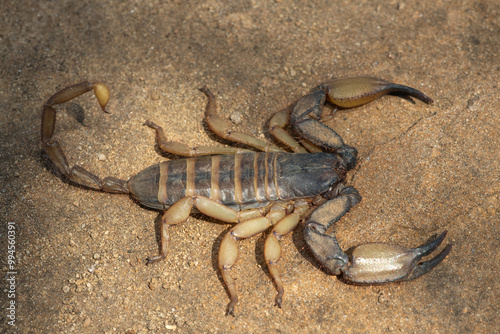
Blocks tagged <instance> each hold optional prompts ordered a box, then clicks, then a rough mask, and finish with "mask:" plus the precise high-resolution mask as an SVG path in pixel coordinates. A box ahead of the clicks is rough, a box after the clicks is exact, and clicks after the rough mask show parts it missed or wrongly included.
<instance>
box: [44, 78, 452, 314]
mask: <svg viewBox="0 0 500 334" xmlns="http://www.w3.org/2000/svg"><path fill="white" fill-rule="evenodd" d="M91 90H93V91H94V93H95V95H96V97H97V99H98V101H99V104H100V105H101V108H102V109H103V111H106V110H105V106H106V104H107V102H108V100H109V90H108V88H107V87H106V86H105V85H104V84H102V83H90V82H87V81H84V82H81V83H78V84H76V85H72V86H68V87H66V88H64V89H62V90H60V91H58V92H56V93H55V94H54V95H52V96H51V97H50V98H49V99H48V100H47V102H46V103H45V105H44V106H43V112H42V124H41V135H42V136H41V137H42V145H43V148H44V150H45V152H46V153H47V155H48V157H49V158H50V160H51V161H52V162H53V164H54V166H55V167H56V169H57V170H59V171H60V172H61V173H62V175H64V177H66V178H67V179H68V180H69V181H71V182H73V183H76V184H78V185H81V186H85V187H89V188H93V189H97V190H102V191H105V192H110V193H122V194H130V195H131V197H133V198H134V199H135V200H137V201H138V202H140V203H141V204H143V205H144V206H146V207H150V208H153V209H157V210H161V211H164V214H163V216H162V228H161V247H160V252H159V254H158V255H155V256H152V257H150V258H148V260H147V261H148V263H151V262H155V261H158V260H161V259H164V258H165V257H166V254H167V252H168V246H169V240H170V237H169V229H170V227H171V226H173V225H176V224H178V223H181V222H183V221H185V220H186V219H187V218H188V217H189V215H190V213H191V212H201V213H203V214H205V215H207V216H210V217H213V218H215V219H218V220H221V221H224V222H228V223H234V224H236V225H235V226H234V227H233V228H231V230H230V231H229V233H227V234H226V235H225V236H224V238H223V240H222V242H221V245H220V249H219V256H218V262H219V268H220V270H221V274H222V277H223V279H224V282H225V284H226V286H227V290H228V292H229V296H230V299H231V301H230V303H229V304H228V307H227V313H228V314H231V315H234V308H235V306H236V304H237V301H238V297H237V290H236V284H235V281H234V279H233V278H232V277H231V275H230V270H231V269H232V268H233V267H234V265H235V263H236V260H237V258H238V247H237V241H238V240H241V239H245V238H249V237H251V236H254V235H257V234H259V233H262V232H264V231H266V230H267V229H272V231H271V232H270V233H269V234H268V236H267V238H266V241H265V244H264V258H265V261H266V264H267V266H268V269H269V273H270V275H271V277H272V278H273V281H274V283H275V286H276V290H277V292H278V293H277V295H276V298H275V304H276V305H277V306H278V307H281V305H282V299H283V293H284V287H283V283H282V280H281V274H280V272H279V271H278V269H277V266H276V263H277V262H278V260H279V258H280V255H281V247H280V244H279V240H280V239H281V238H282V237H283V236H284V235H286V234H288V233H290V232H291V231H292V230H293V229H294V228H295V227H296V226H297V225H298V224H299V223H300V222H301V221H303V222H304V240H305V242H306V244H307V246H308V247H309V249H310V251H311V252H312V254H313V255H314V257H315V258H316V260H317V261H318V262H319V263H320V264H321V266H322V267H323V268H324V270H325V271H326V272H328V273H330V274H334V275H341V276H342V277H343V279H344V280H345V281H347V282H351V283H355V284H373V283H386V282H395V281H404V280H412V279H415V278H417V277H420V276H421V275H423V274H425V273H427V272H429V271H430V270H431V269H432V268H434V267H435V266H436V265H438V264H439V263H440V262H441V261H442V260H443V259H444V258H445V257H446V256H447V254H448V253H449V252H450V250H451V245H448V246H447V247H445V248H444V250H443V251H441V253H439V254H438V255H437V256H435V257H434V258H432V259H430V260H428V261H423V262H420V260H421V259H422V257H424V256H426V255H429V254H431V253H432V252H433V251H434V250H435V249H436V248H437V247H438V246H439V245H440V244H441V243H442V241H443V240H444V238H445V236H446V231H445V232H443V233H442V234H441V235H440V236H439V237H437V238H435V239H434V240H432V241H430V242H428V243H427V244H424V245H422V246H420V247H416V248H405V247H401V246H398V245H392V244H385V243H368V244H363V245H359V246H357V247H355V248H354V249H353V250H352V252H350V254H349V255H348V254H346V253H344V251H342V249H341V248H340V247H339V245H338V243H337V239H336V237H335V235H334V234H329V233H327V231H328V229H329V228H330V226H332V225H333V224H334V223H335V222H336V221H338V220H339V219H340V218H341V217H342V216H343V215H344V214H345V213H346V212H347V211H348V210H349V209H350V208H352V207H353V206H354V205H356V204H357V203H359V201H360V200H361V196H360V195H359V193H358V191H357V190H356V189H355V188H353V187H349V186H345V185H344V182H345V175H346V173H347V172H348V171H349V170H350V169H352V168H353V167H354V166H355V164H356V158H357V151H356V149H355V148H353V147H351V146H349V145H346V144H345V143H344V141H343V140H342V138H341V137H340V136H339V135H338V134H337V133H336V132H335V131H334V130H333V129H331V128H330V127H328V126H326V125H324V124H323V123H321V122H320V120H321V115H322V113H323V107H324V105H325V103H326V101H327V100H328V101H329V102H330V103H332V104H335V105H337V106H339V107H341V108H351V107H355V106H359V105H362V104H365V103H368V102H370V101H372V100H374V99H377V98H379V97H380V96H382V95H385V94H391V93H392V94H397V95H405V96H407V97H408V98H409V97H410V96H411V97H415V98H417V99H419V100H421V101H423V102H426V103H432V99H430V98H429V97H427V96H426V95H425V94H423V93H422V92H420V91H418V90H416V89H414V88H411V87H408V86H403V85H399V84H394V83H390V82H387V81H385V80H382V79H379V78H375V77H371V76H358V77H346V78H339V79H332V80H330V81H328V82H325V83H323V84H322V85H320V86H319V87H317V88H316V89H314V90H313V91H312V92H311V93H310V94H308V95H306V96H304V97H303V98H301V99H299V101H298V102H297V103H296V105H295V107H294V108H293V109H292V110H284V111H281V112H278V113H276V114H275V115H274V116H273V117H272V118H271V120H270V123H269V124H270V127H269V131H270V133H271V134H272V135H273V136H274V137H275V138H276V139H277V140H278V141H279V142H280V143H281V144H282V145H283V146H285V147H287V148H288V149H289V151H292V152H293V153H290V152H287V151H286V150H284V149H283V148H282V147H280V146H276V145H274V144H270V143H266V142H264V141H262V140H260V139H257V138H255V137H252V136H249V135H246V134H244V133H241V132H237V131H233V130H232V129H231V125H230V123H229V122H228V121H227V120H225V119H223V118H221V117H220V116H218V115H217V113H216V109H217V108H216V100H215V96H214V95H213V94H212V93H211V92H210V91H209V90H208V89H206V88H202V89H201V90H202V92H204V93H205V95H206V96H207V97H208V104H207V111H206V118H205V120H206V123H207V124H208V126H209V127H210V129H211V130H212V131H213V132H214V133H215V134H217V135H218V136H220V137H222V138H224V139H227V140H230V141H234V142H237V143H241V144H244V145H245V146H247V147H248V146H249V147H253V148H254V149H257V150H260V151H262V152H255V151H253V150H249V149H242V148H235V147H207V146H200V147H194V148H190V147H188V146H187V145H185V144H182V143H178V142H171V141H168V139H167V138H166V136H165V134H164V132H163V129H162V128H161V127H160V126H158V125H156V124H154V123H152V122H150V121H146V123H145V124H144V125H147V126H149V127H150V128H152V129H155V130H156V143H157V145H158V147H159V148H160V149H161V150H162V151H165V152H168V153H171V154H175V155H180V156H184V157H186V158H184V159H178V160H170V161H167V162H162V163H160V164H156V165H153V166H151V167H148V168H146V169H145V170H143V171H141V172H139V173H138V174H137V175H135V176H133V177H131V178H130V179H129V180H128V181H125V180H122V179H118V178H114V177H105V178H103V179H101V178H100V177H98V176H96V175H95V174H93V173H91V172H89V171H87V170H86V169H84V168H82V167H79V166H73V167H70V165H69V163H68V161H67V159H66V156H65V154H64V152H63V150H62V148H61V146H60V144H59V142H58V141H57V140H54V139H53V135H54V129H55V123H56V109H55V108H54V106H55V105H57V104H61V103H64V102H67V101H69V100H71V99H74V98H76V97H78V96H79V95H82V94H84V93H86V92H88V91H91ZM287 126H290V128H291V129H292V130H293V132H295V134H296V135H298V136H299V137H300V138H301V139H299V141H297V139H296V137H295V136H292V135H290V134H289V133H288V132H287V131H285V127H287Z"/></svg>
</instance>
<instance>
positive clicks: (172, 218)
mask: <svg viewBox="0 0 500 334" xmlns="http://www.w3.org/2000/svg"><path fill="white" fill-rule="evenodd" d="M193 207H194V208H196V209H198V210H199V211H200V212H201V213H203V214H205V215H207V216H209V217H212V218H215V219H217V220H221V221H224V222H227V223H238V222H242V221H246V220H250V219H253V218H256V217H261V216H263V215H265V214H267V213H268V211H269V209H270V208H268V207H264V208H256V209H249V210H243V211H235V210H233V209H231V208H228V207H227V206H225V205H223V204H221V203H219V202H217V201H214V200H212V199H210V198H208V197H205V196H185V197H183V198H181V199H180V200H178V201H177V202H175V203H174V204H173V205H172V206H171V207H170V208H168V210H166V211H165V213H164V214H163V216H162V227H161V241H160V243H161V245H160V253H159V254H158V255H155V256H151V257H149V258H148V259H147V263H148V264H149V263H152V262H156V261H159V260H163V259H165V258H166V257H167V252H168V246H169V241H170V237H169V233H168V229H169V226H171V225H177V224H179V223H182V222H183V221H185V220H186V219H188V217H189V214H190V213H191V211H192V209H193Z"/></svg>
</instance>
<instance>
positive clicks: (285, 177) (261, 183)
mask: <svg viewBox="0 0 500 334" xmlns="http://www.w3.org/2000/svg"><path fill="white" fill-rule="evenodd" d="M338 164H339V162H338V158H337V157H336V156H335V155H332V154H327V153H316V154H291V153H247V154H236V155H216V156H204V157H198V158H189V159H180V160H171V161H166V162H162V163H160V164H157V165H153V166H151V167H149V168H146V169H145V170H143V171H141V172H139V173H138V174H137V175H136V176H134V177H132V178H131V179H130V180H129V188H130V192H131V193H132V195H133V196H134V197H135V198H136V199H137V200H139V201H140V202H141V203H142V204H143V205H145V206H148V207H152V208H157V209H166V208H168V207H169V206H171V205H172V204H174V203H175V202H177V201H178V200H179V199H181V198H182V197H184V196H195V195H200V196H206V197H209V198H211V199H213V200H216V201H219V202H221V203H223V204H225V205H227V206H229V207H231V208H233V209H236V210H240V209H247V208H252V207H259V206H264V205H266V204H267V203H269V202H274V201H281V200H291V199H298V198H309V197H314V196H316V195H318V194H321V193H323V192H325V191H327V190H328V189H329V188H330V187H331V186H332V185H334V184H336V183H338V182H339V178H340V176H339V174H338V172H337V170H336V169H335V167H338Z"/></svg>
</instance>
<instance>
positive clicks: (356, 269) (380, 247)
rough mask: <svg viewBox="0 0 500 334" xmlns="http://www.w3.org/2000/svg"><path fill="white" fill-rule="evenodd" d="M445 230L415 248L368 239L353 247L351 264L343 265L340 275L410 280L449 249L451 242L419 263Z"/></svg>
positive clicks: (369, 279)
mask: <svg viewBox="0 0 500 334" xmlns="http://www.w3.org/2000/svg"><path fill="white" fill-rule="evenodd" d="M446 233H447V231H444V232H443V233H442V234H441V235H440V236H439V237H437V238H436V239H434V240H433V241H431V242H429V243H427V244H424V245H422V246H420V247H417V248H405V247H401V246H398V245H392V244H385V243H369V244H364V245H360V246H357V247H355V248H354V249H353V250H352V253H351V256H350V259H351V261H350V264H349V265H348V266H346V267H344V268H342V272H343V279H344V280H345V281H347V282H351V283H355V284H356V283H357V284H374V283H375V284H376V283H386V282H396V281H409V280H412V279H415V278H418V277H420V276H422V275H424V274H425V273H427V272H429V271H430V270H431V269H432V268H434V267H435V266H437V265H438V264H439V263H440V262H441V261H442V260H443V259H444V258H445V257H446V256H447V255H448V253H449V252H450V251H451V244H450V245H448V246H446V247H445V249H444V250H443V251H441V253H439V254H438V255H437V256H436V257H434V258H433V259H431V260H428V261H425V262H421V263H419V261H420V259H422V257H424V256H426V255H429V254H431V253H432V252H433V251H434V250H435V249H436V248H438V247H439V245H440V244H441V243H442V242H443V240H444V238H445V237H446Z"/></svg>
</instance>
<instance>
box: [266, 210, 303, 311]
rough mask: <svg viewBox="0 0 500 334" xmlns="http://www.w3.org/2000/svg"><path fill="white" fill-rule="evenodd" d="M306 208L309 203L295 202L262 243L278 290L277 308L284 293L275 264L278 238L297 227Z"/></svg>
mask: <svg viewBox="0 0 500 334" xmlns="http://www.w3.org/2000/svg"><path fill="white" fill-rule="evenodd" d="M308 209H309V204H308V203H307V202H297V203H295V210H294V211H293V213H291V214H289V215H287V216H285V217H284V218H283V219H281V220H280V221H279V222H277V223H276V224H275V225H274V228H273V230H272V231H271V233H270V234H269V235H268V236H267V238H266V242H265V244H264V258H265V260H266V264H267V268H268V269H269V273H270V275H271V277H272V278H273V280H274V284H275V285H276V290H277V291H278V294H277V295H276V298H275V306H278V307H279V308H281V303H282V300H283V293H284V288H283V282H282V280H281V274H280V272H279V271H278V268H277V266H276V264H277V262H278V261H279V259H280V257H281V246H280V243H279V240H281V238H282V237H283V236H284V235H286V234H288V233H290V232H291V231H293V230H294V229H295V227H297V225H298V224H299V222H300V220H301V219H302V216H303V215H304V214H305V213H306V212H307V210H308Z"/></svg>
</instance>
